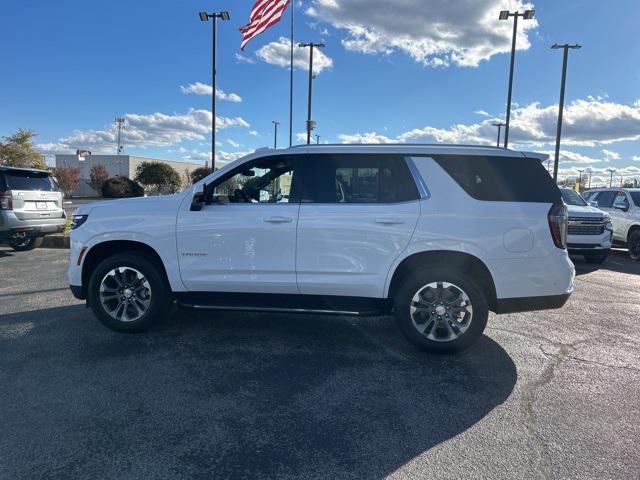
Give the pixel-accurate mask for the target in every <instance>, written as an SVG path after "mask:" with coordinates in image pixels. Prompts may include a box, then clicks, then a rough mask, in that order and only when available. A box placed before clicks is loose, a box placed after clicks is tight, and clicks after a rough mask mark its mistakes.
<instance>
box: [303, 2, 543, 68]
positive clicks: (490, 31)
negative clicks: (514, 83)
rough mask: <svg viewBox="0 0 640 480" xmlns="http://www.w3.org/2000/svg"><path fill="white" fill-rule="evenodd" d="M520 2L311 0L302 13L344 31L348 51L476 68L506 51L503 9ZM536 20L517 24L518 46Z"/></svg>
mask: <svg viewBox="0 0 640 480" xmlns="http://www.w3.org/2000/svg"><path fill="white" fill-rule="evenodd" d="M530 7H531V4H529V3H525V2H523V1H521V0H498V1H496V0H455V1H446V0H314V1H313V2H312V5H311V7H309V8H308V9H307V11H306V13H307V14H308V15H310V16H311V17H313V18H315V19H316V20H318V21H325V22H328V23H330V24H332V25H333V26H334V27H336V28H339V29H343V30H346V32H347V34H348V36H347V37H346V38H345V39H343V40H342V44H343V46H344V47H345V48H346V49H347V50H352V51H357V52H361V53H367V54H390V53H392V52H394V51H396V50H400V51H402V52H404V53H406V54H408V55H410V56H411V57H412V58H413V59H414V60H416V61H417V62H420V63H422V64H424V65H430V66H434V67H444V66H449V65H451V64H454V65H458V66H464V67H475V66H477V65H478V64H479V63H480V62H481V61H482V60H487V59H489V58H491V56H493V55H496V54H499V53H507V52H509V51H510V50H511V36H512V24H513V23H512V21H508V22H505V21H499V20H498V12H499V11H500V10H503V9H509V10H520V11H522V10H524V9H525V8H530ZM537 26H538V23H537V21H536V20H528V21H521V22H520V27H519V29H518V38H517V48H518V49H520V50H526V49H528V48H529V47H530V46H531V44H530V42H529V39H528V34H529V33H530V32H531V30H533V29H535V28H536V27H537Z"/></svg>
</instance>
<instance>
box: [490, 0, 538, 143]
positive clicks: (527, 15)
mask: <svg viewBox="0 0 640 480" xmlns="http://www.w3.org/2000/svg"><path fill="white" fill-rule="evenodd" d="M535 13H536V11H535V10H525V11H524V12H523V13H520V12H518V11H517V10H516V11H515V12H510V11H509V10H502V11H501V12H500V16H499V17H498V19H500V20H509V17H513V37H512V38H511V64H510V66H509V93H508V94H507V122H506V125H505V128H504V148H507V147H508V146H509V122H510V120H511V93H512V92H513V66H514V64H515V61H516V34H517V33H518V17H522V19H523V20H531V19H533V17H534V15H535Z"/></svg>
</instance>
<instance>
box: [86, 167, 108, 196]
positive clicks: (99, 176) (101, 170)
mask: <svg viewBox="0 0 640 480" xmlns="http://www.w3.org/2000/svg"><path fill="white" fill-rule="evenodd" d="M89 178H90V179H91V186H92V187H93V189H94V190H95V191H97V192H100V191H102V184H103V183H104V182H105V181H106V180H107V178H109V174H108V173H107V169H106V168H105V167H104V165H101V164H99V163H96V164H95V165H92V166H91V170H90V171H89Z"/></svg>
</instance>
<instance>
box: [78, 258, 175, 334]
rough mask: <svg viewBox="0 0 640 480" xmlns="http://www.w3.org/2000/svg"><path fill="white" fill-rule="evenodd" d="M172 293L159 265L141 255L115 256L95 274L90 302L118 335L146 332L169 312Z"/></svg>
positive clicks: (90, 288) (103, 263)
mask: <svg viewBox="0 0 640 480" xmlns="http://www.w3.org/2000/svg"><path fill="white" fill-rule="evenodd" d="M170 296H171V292H170V291H169V288H168V287H167V284H166V282H165V280H164V277H163V275H162V273H161V272H160V270H159V268H158V267H157V266H156V264H155V263H154V262H152V261H150V260H149V259H148V258H146V257H145V256H144V255H141V254H137V253H123V254H118V255H113V256H111V257H108V258H106V259H105V260H103V261H102V262H101V263H100V264H99V265H98V266H97V267H96V269H95V270H94V271H93V273H92V275H91V278H90V279H89V284H88V300H89V305H90V306H91V309H92V310H93V313H94V314H95V315H96V317H98V320H100V322H101V323H102V324H103V325H105V326H107V327H109V328H110V329H112V330H116V331H118V332H142V331H144V330H147V329H149V328H150V327H151V326H152V325H153V324H154V323H156V322H157V321H158V320H160V319H161V318H163V317H164V316H165V315H166V314H167V311H168V310H169V304H170V300H169V299H170Z"/></svg>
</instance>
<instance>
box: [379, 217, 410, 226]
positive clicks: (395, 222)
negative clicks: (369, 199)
mask: <svg viewBox="0 0 640 480" xmlns="http://www.w3.org/2000/svg"><path fill="white" fill-rule="evenodd" d="M375 222H376V223H380V224H382V225H398V224H400V223H404V220H400V219H399V218H376V220H375Z"/></svg>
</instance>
